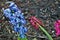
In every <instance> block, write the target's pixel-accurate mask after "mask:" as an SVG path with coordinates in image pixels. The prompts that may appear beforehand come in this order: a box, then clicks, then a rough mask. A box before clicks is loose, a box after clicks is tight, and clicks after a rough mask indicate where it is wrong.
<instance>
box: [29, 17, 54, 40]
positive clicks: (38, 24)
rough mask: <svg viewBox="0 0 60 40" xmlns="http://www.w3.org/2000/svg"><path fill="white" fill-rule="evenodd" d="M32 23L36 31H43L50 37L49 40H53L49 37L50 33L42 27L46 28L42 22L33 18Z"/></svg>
mask: <svg viewBox="0 0 60 40" xmlns="http://www.w3.org/2000/svg"><path fill="white" fill-rule="evenodd" d="M29 21H30V23H31V24H32V26H33V27H34V28H35V29H41V30H42V31H43V32H44V33H45V34H46V35H47V37H48V39H49V40H53V38H52V37H51V36H50V35H49V33H48V32H47V31H46V30H45V29H44V28H43V27H42V26H44V25H43V23H42V21H41V20H39V19H37V18H36V17H34V16H32V17H30V18H29Z"/></svg>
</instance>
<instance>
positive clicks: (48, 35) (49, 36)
mask: <svg viewBox="0 0 60 40" xmlns="http://www.w3.org/2000/svg"><path fill="white" fill-rule="evenodd" d="M37 24H38V23H37ZM38 25H39V24H38ZM39 27H40V29H41V30H42V31H43V32H44V33H45V34H46V35H47V37H48V38H49V40H53V38H52V37H51V35H50V34H49V33H48V32H47V31H46V30H45V29H44V28H43V27H42V26H40V25H39Z"/></svg>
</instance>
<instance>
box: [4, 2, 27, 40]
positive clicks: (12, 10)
mask: <svg viewBox="0 0 60 40" xmlns="http://www.w3.org/2000/svg"><path fill="white" fill-rule="evenodd" d="M7 3H9V4H10V5H9V7H8V8H6V9H4V10H3V13H4V15H5V16H6V17H7V18H9V22H10V23H11V24H12V25H13V26H14V27H13V30H14V31H15V32H18V33H19V36H18V38H17V40H27V38H26V36H25V33H26V32H27V28H26V27H24V25H25V24H26V20H25V18H24V16H23V15H22V13H21V10H19V8H18V7H17V5H16V4H15V3H14V2H7Z"/></svg>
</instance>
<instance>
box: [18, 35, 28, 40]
mask: <svg viewBox="0 0 60 40" xmlns="http://www.w3.org/2000/svg"><path fill="white" fill-rule="evenodd" d="M17 40H28V39H27V38H26V37H25V38H20V37H19V36H18V38H17Z"/></svg>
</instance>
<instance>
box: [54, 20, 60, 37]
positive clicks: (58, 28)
mask: <svg viewBox="0 0 60 40" xmlns="http://www.w3.org/2000/svg"><path fill="white" fill-rule="evenodd" d="M54 26H55V30H56V36H57V37H58V36H59V35H60V20H57V21H55V23H54Z"/></svg>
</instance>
